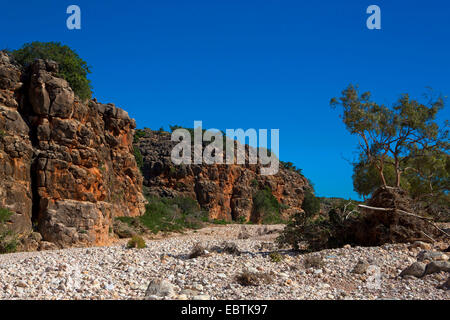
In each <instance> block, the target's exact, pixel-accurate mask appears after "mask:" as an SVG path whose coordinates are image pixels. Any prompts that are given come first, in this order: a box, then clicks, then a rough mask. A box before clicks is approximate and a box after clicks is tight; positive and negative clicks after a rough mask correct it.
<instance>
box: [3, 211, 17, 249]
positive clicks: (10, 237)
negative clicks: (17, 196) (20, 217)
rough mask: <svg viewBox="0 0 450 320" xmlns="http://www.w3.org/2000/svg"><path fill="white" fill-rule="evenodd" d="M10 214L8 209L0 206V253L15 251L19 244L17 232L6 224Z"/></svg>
mask: <svg viewBox="0 0 450 320" xmlns="http://www.w3.org/2000/svg"><path fill="white" fill-rule="evenodd" d="M12 215H13V213H12V212H11V211H9V210H8V209H5V208H0V254H3V253H11V252H15V251H16V250H17V246H18V244H19V240H18V237H17V234H16V233H15V232H13V231H11V230H9V229H8V227H7V225H6V222H7V221H8V220H9V218H11V216H12Z"/></svg>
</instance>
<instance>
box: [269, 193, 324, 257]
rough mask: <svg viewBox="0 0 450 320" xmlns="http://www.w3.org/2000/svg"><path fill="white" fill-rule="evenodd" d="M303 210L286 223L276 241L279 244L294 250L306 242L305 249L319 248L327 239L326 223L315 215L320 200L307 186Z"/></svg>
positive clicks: (318, 208)
mask: <svg viewBox="0 0 450 320" xmlns="http://www.w3.org/2000/svg"><path fill="white" fill-rule="evenodd" d="M302 209H303V211H304V212H299V213H296V214H294V216H293V217H292V218H291V221H290V222H289V223H288V224H287V225H286V227H285V228H284V230H283V231H282V233H281V234H280V236H279V237H278V238H277V242H278V244H279V245H280V246H285V245H289V246H291V247H293V249H294V250H299V249H300V244H301V243H304V242H306V243H307V245H309V248H308V249H305V250H320V249H322V246H324V245H325V244H324V243H326V242H327V241H328V233H329V230H328V224H327V223H326V221H324V220H323V217H321V216H319V217H317V218H315V215H316V214H317V213H318V212H319V210H320V200H319V198H317V197H316V196H315V195H314V194H313V193H312V191H311V190H310V189H309V188H308V189H306V190H305V197H304V200H303V203H302Z"/></svg>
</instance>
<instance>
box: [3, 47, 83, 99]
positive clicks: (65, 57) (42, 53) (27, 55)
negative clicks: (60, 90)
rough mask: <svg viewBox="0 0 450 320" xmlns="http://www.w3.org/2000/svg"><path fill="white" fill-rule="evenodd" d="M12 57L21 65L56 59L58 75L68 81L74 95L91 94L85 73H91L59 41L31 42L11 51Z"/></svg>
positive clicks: (74, 54) (74, 53) (80, 60)
mask: <svg viewBox="0 0 450 320" xmlns="http://www.w3.org/2000/svg"><path fill="white" fill-rule="evenodd" d="M11 55H12V56H13V58H14V59H15V60H16V61H17V62H18V63H20V64H21V65H22V66H25V67H26V66H28V65H29V64H30V63H32V62H33V61H34V60H36V59H47V60H53V61H56V62H57V63H58V65H59V76H60V77H61V78H64V79H65V80H67V82H68V83H69V85H70V87H71V88H72V89H73V91H74V92H75V94H76V95H78V97H80V98H81V99H82V100H86V99H89V98H90V97H91V95H92V91H91V89H92V88H91V84H90V81H89V80H88V78H87V75H88V74H89V73H91V71H90V70H89V67H88V65H87V63H86V62H85V61H83V60H82V59H81V58H80V57H79V56H78V54H77V53H76V52H75V51H73V50H72V49H71V48H69V47H68V46H64V45H62V44H61V43H59V42H37V41H35V42H32V43H26V44H24V45H23V46H22V48H20V49H18V50H14V51H12V53H11Z"/></svg>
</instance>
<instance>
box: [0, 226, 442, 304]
mask: <svg viewBox="0 0 450 320" xmlns="http://www.w3.org/2000/svg"><path fill="white" fill-rule="evenodd" d="M268 227H269V228H273V229H274V230H280V229H281V228H282V226H268ZM246 228H247V231H248V232H249V234H250V235H251V236H250V237H249V238H248V239H238V235H239V232H240V226H239V225H226V226H213V227H207V228H204V229H200V230H198V232H197V233H193V232H186V233H184V234H178V235H174V236H171V237H169V238H164V239H158V240H147V241H146V242H147V247H146V248H144V249H127V248H126V239H125V240H124V241H123V243H117V244H114V245H112V246H105V247H92V248H88V249H86V248H69V249H64V250H51V251H39V252H21V253H13V254H4V255H0V289H1V290H0V300H8V299H86V300H90V299H121V300H128V299H149V300H160V299H179V300H189V299H196V300H219V299H228V300H236V299H245V300H266V299H267V300H274V299H275V300H282V299H314V300H317V299H348V300H353V299H398V300H400V299H401V300H404V299H411V300H417V299H427V300H428V299H429V300H448V299H449V295H448V289H447V288H448V287H449V285H448V284H446V285H444V284H445V283H447V282H448V280H447V279H448V272H446V271H445V270H446V269H445V268H446V266H447V263H448V262H446V260H445V259H442V260H436V261H434V264H433V265H431V266H430V267H429V268H431V269H429V271H430V272H431V271H435V270H437V269H438V267H439V268H440V270H444V271H441V272H440V273H439V272H435V273H432V274H430V275H425V276H423V277H421V278H420V280H418V279H417V278H415V277H411V278H410V277H404V278H401V277H398V274H399V273H400V272H401V271H402V270H404V269H405V268H406V267H408V266H410V265H411V264H412V263H414V262H415V261H416V257H415V256H416V253H417V252H418V251H419V250H427V249H422V248H421V247H420V249H417V248H414V250H416V251H415V252H414V255H413V256H411V252H412V251H411V249H410V248H409V246H408V245H399V244H386V245H383V246H382V247H364V248H363V247H351V246H346V247H345V248H339V249H327V250H323V251H321V252H320V255H321V256H323V257H325V259H324V260H323V263H324V266H322V267H321V268H320V269H313V268H311V269H305V268H304V264H303V262H304V259H305V257H304V255H302V254H299V255H296V254H294V255H286V256H287V257H289V258H286V259H285V260H284V262H282V263H273V262H271V261H270V259H267V250H266V249H264V250H263V249H260V248H262V247H263V248H265V247H264V246H267V243H269V244H270V245H271V246H274V247H275V244H274V239H275V238H276V237H277V232H273V233H271V234H270V237H272V238H261V236H260V235H258V228H259V226H252V225H249V226H246ZM205 229H206V230H205ZM204 231H205V232H204ZM206 231H210V232H211V233H210V234H206ZM252 234H253V235H252ZM268 237H269V235H268ZM223 241H229V242H233V243H235V244H236V245H237V247H238V248H239V250H241V251H242V252H245V253H244V254H241V255H231V254H227V253H220V254H219V253H216V252H215V251H212V250H208V251H209V252H210V254H209V255H208V256H202V257H198V258H196V259H187V255H188V254H189V252H190V250H191V248H192V247H193V246H194V245H195V244H196V243H197V242H201V243H202V244H203V245H204V246H205V247H207V248H211V247H213V246H220V245H221V244H222V243H223ZM263 243H264V245H263ZM446 245H447V247H448V244H446ZM418 248H419V247H418ZM442 254H444V253H442ZM442 254H441V258H445V257H442ZM161 257H163V258H161ZM412 257H414V258H412ZM433 257H438V255H433ZM360 260H362V261H367V262H370V261H376V263H375V264H376V266H377V268H379V273H377V274H379V275H380V278H379V279H378V280H379V284H380V286H379V288H377V289H376V292H375V291H374V290H373V289H371V287H370V286H369V285H370V284H371V282H370V281H369V280H370V279H369V278H370V276H371V274H369V273H367V272H366V273H364V274H355V273H352V270H353V268H354V266H355V264H356V263H357V262H358V261H360ZM370 263H371V264H372V263H373V262H370ZM244 271H250V272H254V273H257V274H266V275H268V279H269V280H270V281H269V282H268V283H265V282H264V283H262V284H260V285H259V286H248V287H246V286H242V285H241V284H239V283H238V282H237V281H236V280H235V278H236V276H237V275H239V274H240V273H242V272H244ZM378 280H377V281H378ZM151 283H153V284H154V285H156V288H155V286H153V287H152V286H149V285H150V284H151ZM439 286H440V287H441V288H442V289H438V287H439ZM150 288H152V289H151V290H148V289H150ZM146 292H147V294H146Z"/></svg>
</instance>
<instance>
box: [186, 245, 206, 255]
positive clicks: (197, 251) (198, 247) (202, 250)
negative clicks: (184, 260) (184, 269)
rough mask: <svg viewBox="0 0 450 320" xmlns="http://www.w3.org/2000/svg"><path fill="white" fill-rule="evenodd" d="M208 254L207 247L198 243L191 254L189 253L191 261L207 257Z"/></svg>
mask: <svg viewBox="0 0 450 320" xmlns="http://www.w3.org/2000/svg"><path fill="white" fill-rule="evenodd" d="M206 254H207V251H206V249H205V247H204V246H203V245H202V244H201V243H200V242H197V243H196V244H195V245H194V247H193V248H192V250H191V252H190V253H189V256H188V258H189V259H195V258H198V257H202V256H205V255H206Z"/></svg>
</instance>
